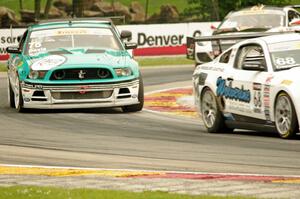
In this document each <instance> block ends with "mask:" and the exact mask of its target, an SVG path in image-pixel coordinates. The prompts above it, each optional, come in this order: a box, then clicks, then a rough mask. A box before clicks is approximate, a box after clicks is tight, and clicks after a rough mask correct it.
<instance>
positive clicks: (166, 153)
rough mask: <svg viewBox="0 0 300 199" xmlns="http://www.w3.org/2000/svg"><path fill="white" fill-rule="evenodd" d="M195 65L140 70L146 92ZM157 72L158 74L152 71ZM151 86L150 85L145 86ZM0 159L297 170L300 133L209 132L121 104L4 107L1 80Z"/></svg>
mask: <svg viewBox="0 0 300 199" xmlns="http://www.w3.org/2000/svg"><path fill="white" fill-rule="evenodd" d="M192 70H193V67H192V66H191V67H184V68H176V67H175V68H165V69H164V68H160V69H157V68H155V69H144V70H143V76H144V82H145V86H146V90H148V91H149V90H151V89H152V90H153V89H164V87H160V86H159V85H161V84H165V83H170V82H175V81H183V80H190V79H191V74H192ZM157 71H159V72H157ZM150 88H151V89H150ZM0 135H1V139H0V163H3V164H5V163H6V164H30V165H53V166H78V167H98V168H119V169H124V168H126V169H159V170H180V171H200V172H230V173H257V174H276V175H284V174H285V175H300V158H299V157H300V139H299V137H298V138H297V140H282V139H279V138H278V137H277V135H276V134H270V133H263V132H259V133H256V132H243V131H239V132H235V133H233V134H208V133H206V132H205V130H204V128H203V127H202V126H201V123H200V122H199V121H196V120H190V119H182V118H179V117H171V116H169V117H168V116H166V115H159V114H155V113H150V112H147V111H142V112H140V113H132V114H123V113H122V112H121V110H119V109H97V110H72V111H70V110H61V111H32V112H30V113H24V114H18V113H16V112H15V111H14V110H12V109H10V108H8V105H7V94H6V78H5V77H2V78H0Z"/></svg>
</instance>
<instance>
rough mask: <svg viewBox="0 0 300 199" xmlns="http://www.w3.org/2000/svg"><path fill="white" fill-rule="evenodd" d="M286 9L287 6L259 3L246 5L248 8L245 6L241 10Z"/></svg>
mask: <svg viewBox="0 0 300 199" xmlns="http://www.w3.org/2000/svg"><path fill="white" fill-rule="evenodd" d="M284 9H285V7H276V6H266V5H257V6H251V7H246V8H243V9H241V10H239V11H248V10H251V11H255V10H282V11H283V10H284ZM237 12H238V11H237Z"/></svg>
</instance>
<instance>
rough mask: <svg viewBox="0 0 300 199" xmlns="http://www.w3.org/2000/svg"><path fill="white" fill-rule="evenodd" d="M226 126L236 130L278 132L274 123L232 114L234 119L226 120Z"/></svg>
mask: <svg viewBox="0 0 300 199" xmlns="http://www.w3.org/2000/svg"><path fill="white" fill-rule="evenodd" d="M225 124H226V125H227V126H228V127H229V128H235V129H245V130H254V131H263V132H276V127H275V123H274V122H267V121H266V120H261V119H257V118H253V117H247V116H241V115H236V114H232V118H231V119H230V120H225Z"/></svg>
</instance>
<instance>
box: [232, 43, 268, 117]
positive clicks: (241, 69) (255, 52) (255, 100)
mask: <svg viewBox="0 0 300 199" xmlns="http://www.w3.org/2000/svg"><path fill="white" fill-rule="evenodd" d="M231 75H232V76H229V77H228V78H227V80H228V90H229V91H228V92H229V93H230V95H229V96H228V97H227V100H226V107H227V110H228V111H229V112H230V113H234V114H236V115H237V116H245V117H244V118H247V117H250V118H257V119H263V120H264V119H265V114H264V107H263V104H264V103H263V89H264V88H263V87H264V84H263V83H264V81H265V79H266V78H267V76H268V75H269V74H268V69H267V65H266V59H265V53H264V50H263V48H262V46H261V45H260V44H258V43H251V44H246V45H242V46H240V47H239V49H238V51H237V55H236V58H235V62H234V67H233V71H232V74H231ZM247 121H248V120H247Z"/></svg>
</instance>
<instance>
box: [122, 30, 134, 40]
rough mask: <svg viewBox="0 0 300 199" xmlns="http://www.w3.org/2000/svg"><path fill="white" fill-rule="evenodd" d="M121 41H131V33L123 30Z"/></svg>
mask: <svg viewBox="0 0 300 199" xmlns="http://www.w3.org/2000/svg"><path fill="white" fill-rule="evenodd" d="M121 39H122V40H123V39H128V40H131V39H132V33H131V32H130V31H128V30H123V31H122V32H121Z"/></svg>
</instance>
